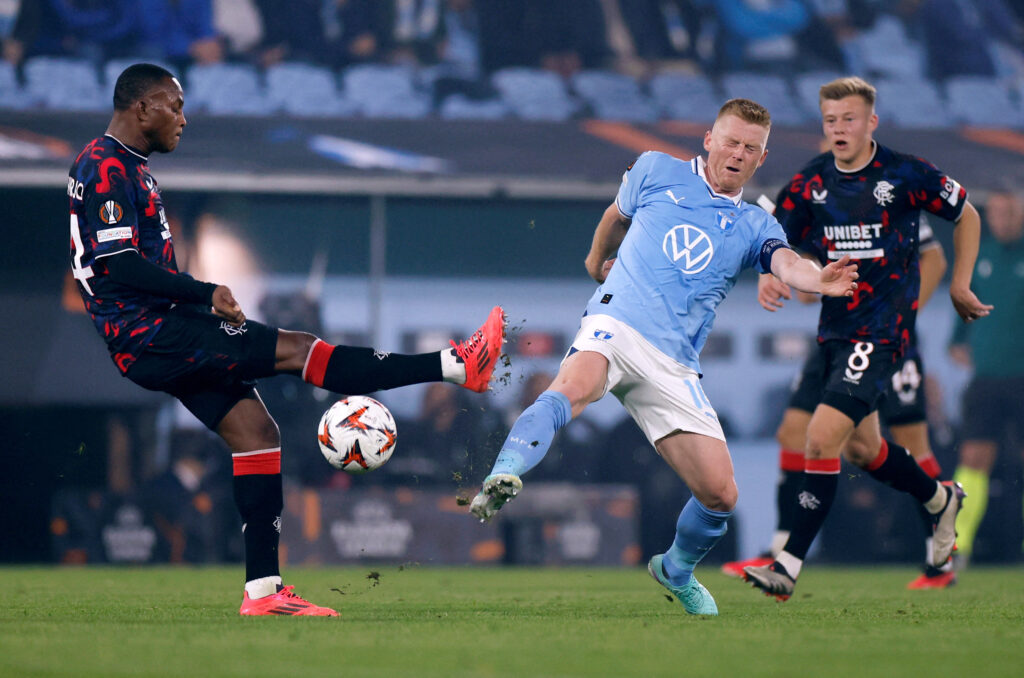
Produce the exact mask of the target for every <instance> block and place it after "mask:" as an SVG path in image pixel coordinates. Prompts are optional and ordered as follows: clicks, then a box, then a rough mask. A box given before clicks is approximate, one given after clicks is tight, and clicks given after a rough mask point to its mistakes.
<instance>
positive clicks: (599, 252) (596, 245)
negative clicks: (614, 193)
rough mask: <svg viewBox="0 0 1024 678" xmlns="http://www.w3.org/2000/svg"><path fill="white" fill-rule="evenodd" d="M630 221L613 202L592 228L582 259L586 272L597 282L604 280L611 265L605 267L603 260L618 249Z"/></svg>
mask: <svg viewBox="0 0 1024 678" xmlns="http://www.w3.org/2000/svg"><path fill="white" fill-rule="evenodd" d="M630 223H631V220H630V219H628V218H627V217H624V216H622V213H621V212H619V208H618V206H616V204H615V203H614V202H613V203H612V204H611V205H609V206H608V209H606V210H605V211H604V215H603V216H602V217H601V221H600V222H598V224H597V228H596V229H595V230H594V240H593V242H592V243H591V244H590V252H589V253H588V254H587V258H586V260H585V261H584V265H585V266H586V267H587V273H589V274H590V277H591V278H593V279H594V280H596V281H597V282H599V283H600V282H604V279H605V276H607V275H608V270H609V269H610V268H611V267H610V266H609V267H605V265H604V263H605V260H606V259H608V258H609V257H610V256H612V255H613V254H614V253H615V251H616V250H618V249H619V245H621V244H622V239H623V238H625V237H626V231H627V230H628V229H629V224H630Z"/></svg>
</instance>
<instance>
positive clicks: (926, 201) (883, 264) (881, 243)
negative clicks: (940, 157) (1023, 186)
mask: <svg viewBox="0 0 1024 678" xmlns="http://www.w3.org/2000/svg"><path fill="white" fill-rule="evenodd" d="M966 202H967V191H966V190H965V189H964V188H963V187H962V186H960V184H959V183H957V182H956V181H955V180H954V179H952V178H951V177H949V176H947V175H946V174H944V173H942V172H941V171H940V170H938V169H937V168H936V167H935V166H934V165H932V164H931V163H929V162H928V161H926V160H923V159H921V158H916V157H913V156H910V155H905V154H903V153H897V152H895V151H893V150H891V149H889V148H886V147H884V146H881V145H876V148H875V153H874V156H873V157H872V158H871V160H870V161H869V162H868V164H867V165H866V166H864V167H863V168H861V169H859V170H857V171H851V172H846V171H842V170H840V169H839V168H837V167H836V164H835V158H834V157H833V155H832V153H824V154H822V155H819V156H818V157H817V158H815V159H814V160H812V161H811V162H810V163H809V164H808V165H807V166H806V167H804V169H803V170H801V171H800V173H798V174H796V175H795V176H794V177H793V179H792V180H791V181H790V184H789V186H787V187H785V188H783V189H782V191H780V192H779V196H778V199H777V206H776V209H775V217H776V218H777V219H778V220H779V222H780V223H781V224H782V226H783V228H784V229H785V230H786V235H787V237H788V238H789V243H790V244H791V245H792V246H793V247H794V248H796V249H798V250H800V251H802V252H805V253H807V254H809V255H812V256H813V257H814V258H815V259H817V260H818V262H819V263H821V264H822V265H825V264H827V263H829V262H831V261H835V260H837V259H840V258H841V257H842V256H843V255H845V254H849V255H850V257H851V259H853V260H854V261H856V263H857V264H858V265H859V268H858V273H859V274H860V278H859V279H858V280H857V291H856V292H855V293H854V295H853V297H824V299H823V300H822V306H821V317H820V320H819V323H818V341H828V340H830V339H845V340H849V341H870V342H874V343H881V344H895V345H897V346H898V347H899V348H900V349H901V350H902V349H903V348H904V347H905V346H906V344H907V342H909V341H910V338H911V334H912V332H913V328H914V321H915V320H916V316H917V297H918V293H919V292H920V288H921V269H920V265H919V259H918V248H919V245H920V238H921V234H920V230H919V220H920V215H921V211H922V210H926V211H928V212H931V213H933V214H935V215H937V216H939V217H942V218H943V219H948V220H950V221H956V220H957V219H959V218H960V214H961V212H963V209H964V205H965V204H966Z"/></svg>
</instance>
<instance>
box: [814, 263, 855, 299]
mask: <svg viewBox="0 0 1024 678" xmlns="http://www.w3.org/2000/svg"><path fill="white" fill-rule="evenodd" d="M859 277H860V274H859V273H857V264H855V263H853V262H851V261H850V255H849V254H846V255H843V258H842V259H839V260H838V261H833V262H832V263H830V264H829V265H828V266H826V267H825V268H823V269H821V293H822V294H824V295H826V296H829V297H852V296H853V293H854V292H856V291H857V278H859Z"/></svg>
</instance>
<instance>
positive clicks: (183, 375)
mask: <svg viewBox="0 0 1024 678" xmlns="http://www.w3.org/2000/svg"><path fill="white" fill-rule="evenodd" d="M183 108H184V93H183V92H182V89H181V85H180V84H179V83H178V81H177V79H175V78H174V76H173V75H172V74H171V73H170V72H168V71H166V70H164V69H163V68H160V67H159V66H154V65H152V64H136V65H134V66H130V67H129V68H127V69H126V70H125V71H124V72H123V73H122V74H121V75H120V77H118V79H117V84H116V85H115V87H114V114H113V116H112V118H111V120H110V125H109V126H108V127H107V131H106V134H105V135H104V136H102V137H100V138H98V139H95V140H93V141H92V142H90V143H89V144H88V145H87V146H86V147H85V149H84V150H83V151H82V152H81V153H80V154H79V155H78V157H77V158H76V159H75V163H74V165H72V167H71V172H70V176H69V178H68V195H69V198H70V208H71V268H72V272H73V274H74V277H75V279H76V280H77V282H78V287H79V291H80V292H81V294H82V298H83V299H84V300H85V305H86V310H87V311H88V313H89V315H90V317H91V318H92V319H93V322H94V323H95V324H96V328H97V329H98V330H99V332H100V334H101V335H102V336H103V338H104V340H106V342H107V346H108V349H109V350H110V354H111V357H112V358H113V360H114V363H115V364H116V365H117V368H118V369H119V370H120V371H121V373H122V374H123V375H124V376H126V377H128V378H129V379H131V380H132V381H134V382H135V383H137V384H139V385H140V386H143V387H144V388H147V389H150V390H156V391H164V392H166V393H169V394H171V395H173V396H175V397H176V398H177V399H178V400H180V401H181V402H182V404H184V405H185V407H187V408H188V409H189V411H191V412H192V413H193V414H194V415H195V416H196V417H197V418H198V419H199V420H200V421H202V422H203V424H205V425H206V426H207V427H208V428H209V429H211V430H212V431H215V432H216V433H217V434H218V435H219V436H220V437H221V438H223V439H224V441H225V442H226V443H227V445H228V447H229V448H230V449H231V451H232V461H233V467H234V476H235V477H234V496H235V503H236V505H237V507H238V510H239V513H240V514H241V517H242V522H243V531H244V534H245V569H246V582H245V590H244V593H243V597H242V606H241V609H240V610H239V612H240V613H241V614H243V615H315V616H336V615H337V613H336V612H335V611H334V610H332V609H330V608H327V607H320V606H318V605H313V604H312V603H309V602H308V601H305V600H303V599H302V598H300V597H299V596H298V595H296V594H295V593H293V592H292V587H291V586H282V581H281V575H280V571H279V567H278V553H277V549H278V542H279V539H280V530H281V517H280V516H281V510H282V508H283V506H282V505H283V496H282V487H281V439H280V434H279V432H278V429H277V425H276V424H275V423H274V420H273V419H272V418H271V416H270V414H269V413H268V412H267V410H266V408H265V407H264V406H263V402H262V401H261V400H260V398H259V395H258V394H257V393H256V390H255V383H256V379H259V378H262V377H270V376H273V375H276V374H290V375H293V376H298V377H301V378H302V379H303V380H305V381H307V382H309V383H311V384H315V385H316V386H320V387H323V388H325V389H328V390H331V391H335V392H338V393H345V394H350V395H351V394H359V393H371V392H373V391H377V390H381V389H388V388H395V387H398V386H404V385H408V384H416V383H423V382H430V381H448V382H452V383H456V384H460V385H462V386H464V387H466V388H469V389H470V390H473V391H477V392H482V391H486V390H487V388H488V383H489V381H490V378H491V375H492V374H493V370H494V366H495V364H496V363H497V358H498V356H499V354H500V350H501V344H502V342H503V341H504V331H505V330H504V326H505V318H504V312H503V311H502V310H501V308H500V307H495V308H494V309H493V310H492V311H491V313H490V315H489V317H488V319H487V322H486V323H485V324H484V326H483V327H481V328H480V330H478V331H477V332H476V333H474V334H473V335H472V336H471V337H470V338H469V339H467V340H466V341H464V342H462V343H461V344H455V342H452V346H453V348H452V349H447V350H444V351H439V352H435V353H424V354H418V355H400V354H395V353H385V352H381V351H375V350H374V349H372V348H357V347H351V346H331V345H330V344H327V343H326V342H324V341H322V340H320V339H318V338H317V337H315V336H313V335H312V334H308V333H305V332H296V331H289V330H283V329H277V328H274V327H269V326H267V325H263V324H262V323H258V322H254V321H251V320H246V317H245V314H244V313H243V312H242V309H241V307H240V306H239V305H238V302H237V301H235V298H234V296H233V295H232V293H231V290H230V289H228V288H227V287H226V286H224V285H217V284H215V283H209V282H201V281H198V280H195V279H193V278H192V277H190V276H188V275H187V274H184V273H181V272H179V271H178V267H177V263H176V262H175V259H174V242H173V238H172V237H171V232H170V229H169V228H168V225H167V219H166V217H165V215H164V210H163V203H162V202H161V199H160V192H159V189H158V187H157V183H156V180H155V179H154V178H153V176H152V175H151V174H150V172H149V166H148V157H149V155H150V154H151V153H152V152H154V151H155V152H158V153H169V152H171V151H173V150H174V149H175V148H176V147H177V145H178V142H179V140H180V138H181V134H182V131H183V130H184V128H185V115H184V113H183Z"/></svg>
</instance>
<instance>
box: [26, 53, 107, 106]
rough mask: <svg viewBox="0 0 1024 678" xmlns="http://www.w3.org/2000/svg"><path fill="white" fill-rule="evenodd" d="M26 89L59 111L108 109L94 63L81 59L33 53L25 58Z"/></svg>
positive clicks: (31, 94)
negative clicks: (33, 54)
mask: <svg viewBox="0 0 1024 678" xmlns="http://www.w3.org/2000/svg"><path fill="white" fill-rule="evenodd" d="M24 73H25V89H26V90H27V92H28V94H29V95H30V96H31V97H33V98H34V99H36V100H38V101H40V102H41V103H42V104H43V105H44V106H45V107H47V108H52V109H54V110H59V111H106V110H110V99H109V98H107V97H106V96H104V91H105V90H104V89H103V88H102V87H101V86H100V81H99V76H98V74H97V73H96V69H95V68H94V67H93V65H92V64H91V63H90V62H88V61H85V60H82V59H70V58H64V57H44V56H39V57H32V58H31V59H27V60H26V61H25V67H24Z"/></svg>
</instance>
